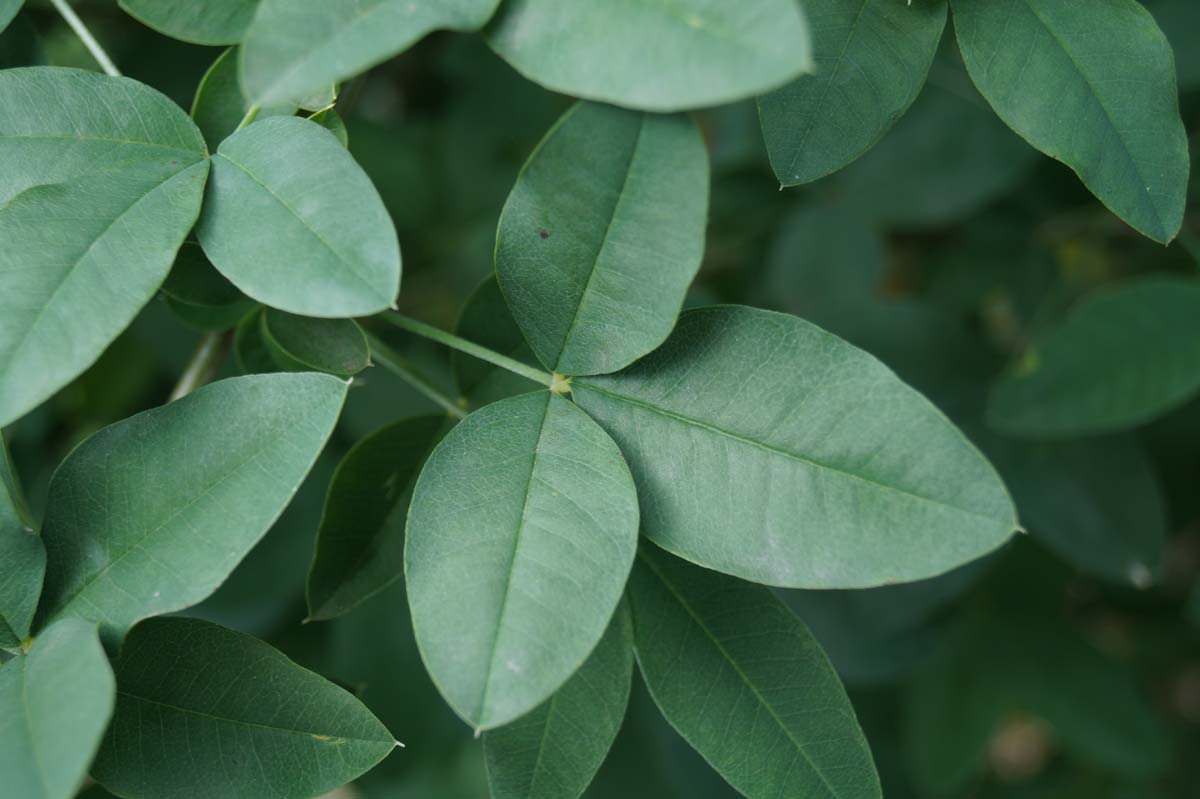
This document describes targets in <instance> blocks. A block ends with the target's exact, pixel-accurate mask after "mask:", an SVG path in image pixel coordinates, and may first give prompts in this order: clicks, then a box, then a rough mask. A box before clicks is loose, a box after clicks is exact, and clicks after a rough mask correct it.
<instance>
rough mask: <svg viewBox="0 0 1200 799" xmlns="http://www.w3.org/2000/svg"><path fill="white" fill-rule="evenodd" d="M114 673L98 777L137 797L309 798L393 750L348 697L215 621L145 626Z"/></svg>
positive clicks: (124, 650) (155, 621)
mask: <svg viewBox="0 0 1200 799" xmlns="http://www.w3.org/2000/svg"><path fill="white" fill-rule="evenodd" d="M116 672H117V710H116V714H115V715H114V717H113V722H112V726H111V727H109V730H108V734H107V735H105V736H104V744H103V746H102V747H101V749H100V754H99V755H98V756H97V758H96V765H95V767H94V768H93V769H92V775H93V776H94V777H95V778H96V780H97V781H98V782H100V783H101V784H102V785H104V786H105V787H106V788H108V789H109V790H111V791H112V792H113V793H116V794H118V795H120V796H124V797H130V799H152V798H153V797H165V796H170V797H172V799H207V798H208V797H213V796H221V797H228V799H262V797H267V796H280V797H282V796H286V797H294V798H295V799H307V797H312V796H318V795H320V794H323V793H325V792H327V791H330V790H332V789H334V788H337V787H339V786H341V785H344V784H345V783H347V782H349V781H350V780H352V779H354V778H355V777H357V776H358V775H360V774H362V773H363V772H365V771H367V770H368V769H370V768H371V767H372V766H374V765H375V764H376V763H378V762H379V761H380V760H383V758H384V757H386V756H387V754H388V753H389V752H391V751H392V749H393V748H394V747H395V745H396V742H395V741H394V740H393V739H392V736H391V734H390V733H388V731H387V729H386V728H385V727H384V726H383V724H382V723H380V721H379V719H377V718H375V716H374V715H372V714H371V711H369V710H367V708H366V707H365V706H363V704H362V703H361V702H359V701H358V700H357V699H355V698H354V696H353V695H352V694H350V693H349V692H347V691H345V690H343V689H342V688H339V687H338V686H336V685H334V684H333V683H331V682H329V681H328V680H326V679H324V678H323V677H321V676H319V675H317V674H314V673H313V672H311V671H308V670H307V669H304V668H301V667H300V666H297V665H296V664H295V663H293V662H292V661H291V660H289V659H288V658H287V657H286V656H284V655H283V654H282V653H281V652H279V651H277V650H275V649H273V648H271V647H270V646H268V645H267V644H264V643H263V642H262V641H259V640H257V639H255V638H251V637H250V636H248V635H244V634H242V633H238V632H234V631H233V630H227V629H225V628H224V627H220V626H218V625H216V624H212V623H211V622H207V621H201V620H199V619H185V618H163V619H150V620H149V621H147V622H144V623H142V624H139V625H138V626H137V627H136V628H135V629H134V630H133V632H132V633H130V635H129V640H127V641H126V642H125V645H124V646H123V647H122V648H121V658H120V660H118V661H117V667H116ZM179 751H184V752H186V753H187V755H186V757H178V756H177V753H178V752H179Z"/></svg>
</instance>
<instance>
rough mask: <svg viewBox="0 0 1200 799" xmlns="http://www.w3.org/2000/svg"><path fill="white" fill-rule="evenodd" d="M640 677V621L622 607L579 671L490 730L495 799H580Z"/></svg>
mask: <svg viewBox="0 0 1200 799" xmlns="http://www.w3.org/2000/svg"><path fill="white" fill-rule="evenodd" d="M632 677H633V626H632V624H631V622H630V619H629V611H628V609H627V608H626V606H625V605H621V606H620V607H618V608H617V612H616V614H615V615H614V616H613V620H612V621H611V622H610V623H609V625H608V630H607V631H605V633H604V637H603V638H601V639H600V643H599V644H597V645H596V649H595V650H594V651H593V652H592V654H591V656H590V657H588V659H587V660H586V661H584V664H583V665H582V666H580V667H579V671H577V672H575V674H573V675H572V676H571V679H569V680H567V681H566V682H565V683H564V684H563V687H562V688H559V689H558V690H557V691H555V692H554V695H553V696H552V697H550V699H548V700H547V701H546V702H544V703H542V704H541V705H540V706H539V707H538V708H537V709H535V710H534V711H533V712H532V713H528V714H526V715H525V716H522V717H521V718H519V719H517V720H516V721H514V722H513V723H512V724H508V725H505V726H504V727H498V728H496V729H494V730H488V731H487V732H485V733H484V734H483V756H484V759H485V761H486V763H487V773H488V786H489V787H490V788H491V793H492V798H493V799H577V797H579V796H580V795H581V794H582V793H583V792H584V790H586V789H587V786H588V784H589V783H590V782H591V781H592V777H593V776H595V774H596V771H597V769H599V768H600V764H601V763H603V762H604V758H605V756H606V755H608V750H609V748H610V747H611V746H612V742H613V739H614V738H616V737H617V730H619V729H620V727H621V722H622V720H623V719H624V718H625V706H626V705H627V704H628V703H629V686H630V679H631V678H632Z"/></svg>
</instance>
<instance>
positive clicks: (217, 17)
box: [120, 0, 258, 44]
mask: <svg viewBox="0 0 1200 799" xmlns="http://www.w3.org/2000/svg"><path fill="white" fill-rule="evenodd" d="M120 6H121V8H123V9H124V10H125V11H126V12H127V13H128V14H129V15H130V16H132V17H134V18H135V19H137V20H138V21H139V22H141V23H142V24H144V25H148V26H149V27H151V28H154V30H156V31H158V32H159V33H163V34H166V35H167V36H170V37H172V38H175V39H180V40H182V41H185V42H191V43H192V44H237V43H238V42H239V41H241V39H242V35H243V34H244V33H245V32H246V28H247V27H249V25H250V20H252V19H254V11H255V9H257V8H258V0H200V2H197V0H120Z"/></svg>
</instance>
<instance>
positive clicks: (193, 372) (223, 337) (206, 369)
mask: <svg viewBox="0 0 1200 799" xmlns="http://www.w3.org/2000/svg"><path fill="white" fill-rule="evenodd" d="M231 343H232V337H231V334H230V333H228V332H225V333H206V334H205V335H204V338H202V339H200V344H199V346H197V347H196V352H195V353H194V354H193V355H192V359H191V360H190V361H188V365H187V368H185V369H184V370H183V375H181V376H180V378H179V382H178V383H176V384H175V388H174V390H173V391H171V396H170V398H169V399H168V400H167V402H174V401H175V400H177V399H179V398H180V397H186V396H187V395H188V394H191V393H192V392H193V391H195V390H196V389H198V388H200V387H201V386H203V385H205V384H206V383H208V382H209V381H210V380H212V379H213V377H214V376H215V375H216V374H217V370H218V369H220V368H221V362H222V361H224V360H225V356H226V355H227V354H228V353H229V346H230V344H231Z"/></svg>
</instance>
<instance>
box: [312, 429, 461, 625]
mask: <svg viewBox="0 0 1200 799" xmlns="http://www.w3.org/2000/svg"><path fill="white" fill-rule="evenodd" d="M446 427H447V419H446V417H445V416H418V417H416V418H414V419H403V420H401V421H399V422H396V423H395V424H392V425H389V426H387V427H385V428H383V429H382V430H379V431H376V432H374V433H372V434H371V435H369V436H367V437H366V438H364V439H363V440H362V441H359V442H358V443H357V444H355V445H354V447H353V448H352V449H351V450H350V451H349V452H348V453H346V457H345V458H343V459H342V462H341V463H340V464H338V468H337V471H336V472H335V473H334V475H333V480H332V482H330V484H329V493H328V495H327V496H326V497H325V511H324V513H323V514H322V516H321V526H320V528H319V529H318V530H317V548H316V553H315V554H314V555H313V562H312V569H311V570H310V571H309V574H308V614H309V619H311V620H313V621H317V620H323V619H332V618H334V617H335V616H340V615H342V614H343V613H348V612H349V611H351V610H353V609H354V608H356V607H358V605H360V604H361V603H362V602H364V601H365V600H367V599H369V598H371V597H372V596H374V595H375V594H377V593H379V592H380V591H382V590H383V589H385V588H387V587H388V586H389V585H391V584H392V583H394V582H396V581H397V580H399V579H400V578H401V577H402V576H403V575H404V522H405V520H406V519H407V518H408V505H409V502H410V501H411V499H412V489H413V485H415V484H416V482H417V475H418V474H420V472H421V467H422V466H424V465H425V459H426V458H427V457H429V453H430V452H431V451H432V450H433V447H434V445H435V444H437V442H438V441H439V440H441V438H442V434H443V433H445V431H446Z"/></svg>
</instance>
